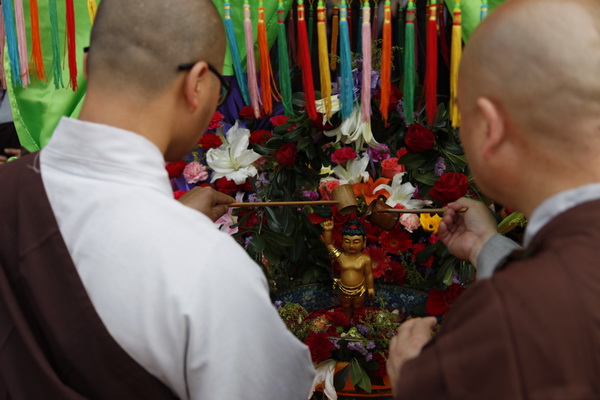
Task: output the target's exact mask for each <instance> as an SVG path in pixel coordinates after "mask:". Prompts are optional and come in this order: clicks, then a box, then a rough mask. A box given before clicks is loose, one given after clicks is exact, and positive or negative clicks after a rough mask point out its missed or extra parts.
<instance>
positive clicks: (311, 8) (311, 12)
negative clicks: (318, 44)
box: [308, 0, 315, 54]
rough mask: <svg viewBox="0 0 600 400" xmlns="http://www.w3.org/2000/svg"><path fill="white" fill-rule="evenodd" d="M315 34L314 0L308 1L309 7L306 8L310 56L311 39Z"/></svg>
mask: <svg viewBox="0 0 600 400" xmlns="http://www.w3.org/2000/svg"><path fill="white" fill-rule="evenodd" d="M314 32H315V8H314V0H310V6H309V8H308V50H309V51H310V54H312V48H313V39H314Z"/></svg>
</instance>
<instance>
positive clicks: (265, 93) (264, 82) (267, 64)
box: [258, 0, 280, 115]
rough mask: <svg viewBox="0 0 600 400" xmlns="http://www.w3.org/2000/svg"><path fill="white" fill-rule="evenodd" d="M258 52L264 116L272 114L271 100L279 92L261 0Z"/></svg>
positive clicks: (260, 1)
mask: <svg viewBox="0 0 600 400" xmlns="http://www.w3.org/2000/svg"><path fill="white" fill-rule="evenodd" d="M258 51H259V55H260V87H261V89H262V104H263V110H264V112H265V114H266V115H271V114H272V113H273V99H274V98H275V100H279V99H278V97H280V96H279V92H278V91H277V86H276V85H275V78H274V77H273V70H272V68H271V55H270V54H269V41H268V40H267V24H266V23H265V7H264V5H263V0H259V2H258Z"/></svg>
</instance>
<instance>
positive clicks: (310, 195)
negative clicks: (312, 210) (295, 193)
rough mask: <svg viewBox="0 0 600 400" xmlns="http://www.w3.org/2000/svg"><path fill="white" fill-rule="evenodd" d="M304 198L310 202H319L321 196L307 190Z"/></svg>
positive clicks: (304, 192) (303, 194) (303, 193)
mask: <svg viewBox="0 0 600 400" xmlns="http://www.w3.org/2000/svg"><path fill="white" fill-rule="evenodd" d="M302 196H304V197H306V198H307V199H310V200H319V194H318V193H317V192H315V191H314V190H305V191H303V192H302Z"/></svg>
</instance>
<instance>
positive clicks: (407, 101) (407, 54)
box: [403, 0, 417, 125]
mask: <svg viewBox="0 0 600 400" xmlns="http://www.w3.org/2000/svg"><path fill="white" fill-rule="evenodd" d="M416 13H417V11H416V8H415V2H414V1H413V0H408V6H407V8H406V34H405V39H406V41H405V45H404V91H403V92H404V99H403V103H404V117H405V118H406V123H407V124H408V125H411V124H412V123H413V122H414V120H415V115H414V114H415V112H414V107H415V16H416Z"/></svg>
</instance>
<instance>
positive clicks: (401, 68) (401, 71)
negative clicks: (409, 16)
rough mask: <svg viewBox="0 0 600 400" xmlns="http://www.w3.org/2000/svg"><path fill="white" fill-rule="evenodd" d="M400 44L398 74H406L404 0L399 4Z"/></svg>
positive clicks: (398, 30)
mask: <svg viewBox="0 0 600 400" xmlns="http://www.w3.org/2000/svg"><path fill="white" fill-rule="evenodd" d="M397 32H398V46H399V47H400V50H399V51H398V56H397V57H396V59H397V60H398V61H397V64H398V65H397V68H396V69H397V73H398V76H400V77H401V76H402V75H404V45H405V42H406V39H405V36H406V28H405V26H404V8H403V7H402V2H400V4H398V29H397Z"/></svg>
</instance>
